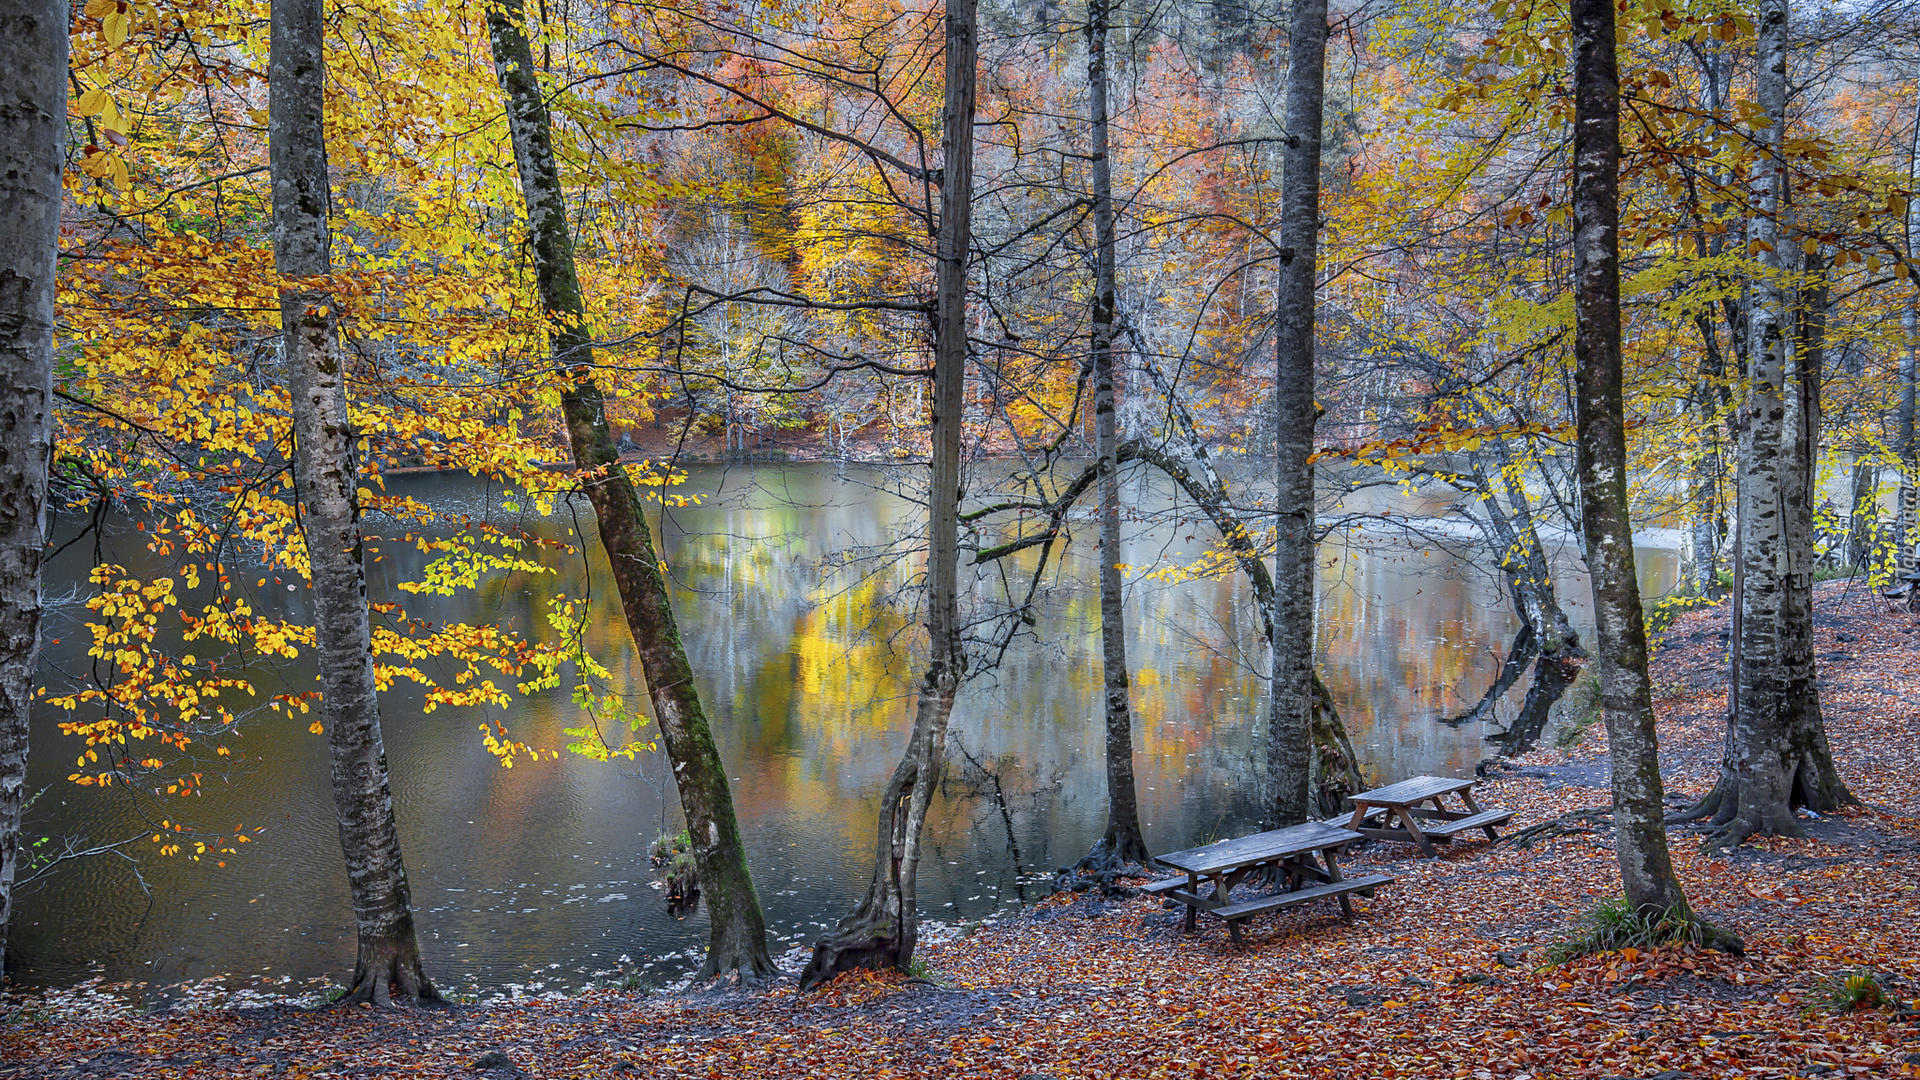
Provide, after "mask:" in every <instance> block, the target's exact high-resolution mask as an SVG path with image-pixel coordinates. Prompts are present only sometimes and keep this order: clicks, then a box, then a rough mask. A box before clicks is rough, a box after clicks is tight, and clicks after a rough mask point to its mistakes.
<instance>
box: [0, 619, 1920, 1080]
mask: <svg viewBox="0 0 1920 1080" xmlns="http://www.w3.org/2000/svg"><path fill="white" fill-rule="evenodd" d="M1725 622H1726V617H1725V613H1724V611H1723V610H1717V609H1710V610H1707V611H1704V612H1696V613H1691V614H1689V615H1686V616H1683V617H1682V618H1681V619H1679V620H1678V621H1677V622H1676V623H1675V624H1674V625H1673V626H1672V627H1671V628H1669V630H1668V631H1667V633H1666V635H1665V644H1664V645H1663V647H1662V649H1661V651H1660V653H1659V655H1658V658H1657V660H1656V665H1655V672H1654V678H1655V683H1656V694H1657V699H1658V700H1657V707H1658V709H1659V712H1660V719H1661V735H1662V740H1663V743H1662V749H1663V753H1664V755H1665V757H1664V762H1665V765H1666V771H1667V773H1668V775H1669V778H1670V779H1669V788H1670V790H1672V791H1674V792H1675V793H1676V797H1675V801H1676V802H1679V801H1681V798H1682V796H1697V795H1698V794H1700V793H1702V792H1704V791H1705V790H1706V787H1707V785H1708V784H1709V783H1710V781H1711V779H1712V776H1713V772H1714V769H1715V762H1716V761H1717V757H1718V753H1719V745H1720V739H1721V735H1722V733H1721V730H1720V725H1721V723H1722V720H1721V710H1723V709H1724V707H1725V678H1724V672H1723V671H1722V670H1721V667H1720V661H1719V659H1718V656H1719V650H1720V649H1721V648H1722V645H1721V637H1720V635H1721V633H1722V632H1723V631H1724V629H1725ZM1816 635H1817V638H1816V640H1817V647H1818V649H1819V657H1820V663H1821V672H1822V694H1823V703H1824V705H1825V708H1826V711H1827V715H1828V717H1829V730H1830V734H1831V736H1832V740H1833V744H1834V750H1835V754H1836V757H1837V758H1838V760H1839V762H1840V767H1841V771H1842V774H1843V775H1844V776H1845V777H1846V779H1847V780H1848V782H1849V783H1850V784H1851V785H1852V786H1853V789H1854V791H1855V792H1856V793H1857V794H1858V795H1859V796H1860V797H1861V798H1862V799H1863V800H1865V801H1866V803H1867V804H1868V805H1867V806H1866V807H1865V808H1863V809H1862V810H1859V811H1857V812H1850V813H1848V814H1845V815H1841V816H1840V817H1837V818H1834V819H1830V820H1821V821H1809V822H1807V823H1806V824H1807V827H1808V831H1809V834H1810V835H1809V836H1808V837H1807V838H1806V839H1796V840H1769V841H1765V842H1762V843H1759V844H1755V845H1752V846H1750V847H1748V848H1744V849H1741V850H1739V851H1737V852H1734V853H1732V854H1731V855H1729V856H1726V857H1711V858H1710V857H1707V856H1705V855H1703V854H1701V853H1700V852H1699V851H1698V850H1697V842H1696V840H1695V839H1693V838H1692V837H1690V836H1688V835H1686V834H1685V833H1684V832H1682V833H1678V834H1676V836H1675V844H1674V848H1675V850H1674V854H1675V861H1676V864H1677V865H1678V868H1679V870H1680V873H1681V875H1682V877H1683V879H1684V880H1685V882H1686V884H1687V887H1688V891H1689V894H1690V895H1691V896H1692V898H1693V900H1694V902H1695V904H1696V906H1697V907H1698V908H1700V909H1701V910H1702V911H1703V912H1705V913H1707V914H1709V915H1710V916H1711V917H1712V918H1714V919H1715V920H1716V921H1718V922H1720V923H1722V924H1724V925H1725V926H1727V927H1729V928H1731V929H1733V930H1735V931H1737V932H1738V933H1739V934H1740V935H1741V936H1742V937H1743V938H1744V939H1745V941H1746V943H1747V946H1748V952H1747V955H1745V956H1743V957H1736V956H1728V955H1722V954H1718V953H1706V952H1697V951H1692V950H1688V949H1671V948H1669V949H1661V950H1655V951H1652V952H1647V953H1638V954H1607V955H1601V956H1595V957H1589V958H1586V959H1583V960H1579V961H1575V962H1573V963H1570V964H1567V965H1564V966H1561V967H1551V968H1549V967H1545V966H1544V959H1543V953H1544V951H1545V950H1546V949H1547V947H1549V946H1550V945H1551V944H1552V943H1554V942H1555V941H1557V940H1560V939H1562V938H1564V937H1565V936H1567V934H1568V933H1569V927H1570V925H1571V924H1572V923H1574V922H1575V921H1576V920H1577V918H1578V916H1579V915H1580V913H1581V912H1583V911H1585V910H1587V909H1589V908H1590V907H1591V906H1592V905H1593V904H1594V903H1595V902H1596V901H1597V900H1598V899H1600V898H1602V897H1604V896H1607V895H1610V894H1611V893H1612V892H1613V891H1614V886H1613V882H1614V880H1615V873H1616V871H1615V867H1614V865H1613V858H1612V851H1611V845H1610V838H1609V836H1608V834H1607V832H1606V831H1605V821H1604V820H1599V821H1597V822H1596V821H1593V820H1589V819H1583V818H1581V817H1579V816H1578V813H1579V812H1580V811H1582V810H1592V809H1596V808H1598V809H1604V807H1605V806H1606V804H1607V801H1608V794H1607V790H1606V782H1607V780H1606V767H1605V758H1604V745H1603V736H1602V735H1601V733H1600V731H1599V729H1598V728H1594V729H1591V730H1590V731H1589V733H1588V735H1587V737H1586V738H1585V739H1584V740H1583V741H1582V742H1580V743H1578V744H1576V745H1574V746H1572V747H1571V748H1567V749H1547V750H1538V751H1535V752H1533V753H1532V754H1529V755H1527V756H1525V757H1523V758H1520V759H1518V760H1516V761H1514V762H1512V763H1510V764H1508V765H1505V766H1503V767H1500V768H1496V769H1493V770H1491V775H1490V776H1489V778H1488V782H1487V785H1486V797H1487V799H1488V800H1489V801H1492V802H1496V803H1499V804H1501V805H1505V806H1508V807H1511V808H1513V809H1515V810H1516V811H1517V812H1518V813H1517V817H1516V819H1515V825H1516V826H1525V825H1528V824H1537V823H1541V822H1546V821H1550V820H1555V819H1565V820H1566V822H1567V828H1566V829H1565V830H1555V831H1550V834H1549V833H1543V834H1541V835H1540V836H1539V838H1538V839H1537V841H1536V842H1535V843H1533V844H1531V845H1529V846H1521V845H1518V844H1501V845H1499V846H1497V847H1494V848H1491V849H1489V848H1488V847H1487V846H1486V845H1485V844H1481V843H1465V844H1461V845H1460V846H1459V848H1458V850H1454V851H1448V852H1446V853H1445V854H1444V855H1443V856H1442V857H1441V858H1439V859H1435V860H1430V861H1429V860H1421V859H1417V858H1412V857H1410V853H1409V850H1408V849H1403V848H1396V847H1386V846H1381V845H1371V846H1369V847H1367V848H1364V849H1362V850H1360V851H1358V852H1355V853H1354V855H1353V856H1352V857H1351V858H1350V859H1349V860H1348V862H1347V864H1348V865H1349V866H1350V867H1354V868H1359V869H1361V870H1362V871H1363V872H1371V871H1375V870H1381V871H1384V872H1388V873H1392V874H1393V875H1395V877H1396V878H1397V879H1398V881H1397V883H1396V884H1395V885H1394V886H1393V887H1391V888H1388V889H1384V890H1382V891H1381V892H1380V893H1379V894H1378V895H1377V896H1376V897H1374V898H1372V899H1361V900H1357V901H1356V908H1357V909H1358V912H1359V914H1358V918H1357V919H1356V920H1355V921H1354V922H1353V923H1352V924H1346V923H1342V922H1341V921H1340V920H1339V919H1337V918H1336V917H1334V916H1333V915H1332V914H1330V913H1329V911H1328V910H1327V909H1328V908H1330V907H1331V905H1308V906H1306V907H1304V908H1300V909H1293V910H1291V911H1288V912H1283V913H1280V914H1277V915H1268V916H1263V917H1261V918H1257V919H1255V920H1253V921H1252V922H1250V923H1249V924H1248V925H1247V931H1248V940H1249V945H1248V947H1247V948H1245V949H1235V948H1233V947H1232V946H1231V945H1229V944H1228V942H1227V936H1226V933H1225V931H1224V929H1223V928H1222V927H1220V926H1219V925H1217V924H1214V923H1211V922H1204V923H1203V924H1202V928H1201V931H1200V932H1199V933H1197V934H1194V935H1191V936H1189V935H1185V934H1183V933H1181V932H1180V925H1179V916H1178V914H1177V913H1176V912H1173V911H1169V910H1166V909H1164V908H1162V907H1161V906H1160V905H1159V904H1158V903H1157V902H1156V901H1153V900H1150V899H1146V898H1137V897H1136V898H1130V899H1120V900H1112V901H1109V900H1107V899H1103V898H1100V897H1096V896H1085V895H1082V896H1077V897H1056V898H1054V899H1052V900H1049V901H1045V902H1043V903H1040V904H1038V905H1035V906H1034V907H1033V908H1030V909H1028V910H1026V911H1025V912H1022V913H1021V914H1020V915H1018V916H1016V917H1012V918H1009V919H1005V920H1003V921H1001V922H999V923H997V924H991V925H987V926H984V927H981V928H979V929H977V930H976V931H975V932H973V933H972V934H970V935H968V936H965V937H961V938H957V939H954V940H951V941H946V942H941V943H937V944H934V945H930V946H928V947H926V948H925V949H924V950H923V958H924V960H925V962H926V964H927V968H928V974H929V976H930V978H929V979H928V980H902V979H897V978H877V977H876V978H867V979H850V980H842V981H841V982H839V983H837V984H835V985H834V986H832V987H829V988H828V989H826V990H824V991H822V992H820V993H816V994H809V995H799V994H797V993H796V992H795V991H794V990H793V988H792V985H791V983H790V982H789V983H787V984H785V985H782V986H780V987H777V988H776V989H774V990H773V991H772V992H770V993H767V994H742V993H734V992H730V991H727V990H724V989H722V990H715V991H708V992H706V993H702V994H695V995H689V996H679V997H661V996H649V995H645V994H639V993H629V992H621V991H614V990H608V991H602V992H596V993H591V994H586V995H581V996H575V997H568V998H559V999H551V1000H542V1001H537V1002H531V1003H525V1004H519V1005H504V1006H488V1007H479V1006H470V1007H463V1008H458V1009H454V1010H450V1011H447V1012H444V1013H434V1014H426V1015H387V1014H378V1013H371V1012H365V1011H361V1010H340V1011H331V1010H322V1011H319V1012H309V1011H305V1010H301V1009H297V1008H293V1007H289V1006H276V1007H269V1008H261V1009H245V1010H212V1011H202V1012H174V1013H166V1014H159V1015H153V1016H142V1017H119V1018H113V1019H97V1018H88V1019H78V1018H63V1017H60V1016H54V1015H48V1014H46V1013H45V1012H42V1011H35V1010H33V1009H32V1008H31V1007H30V1006H29V1008H27V1009H25V1010H21V1009H18V1008H16V1009H15V1010H14V1011H13V1012H12V1013H11V1014H10V1015H8V1016H7V1017H6V1019H5V1020H4V1022H0V1076H5V1077H16V1076H17V1077H36V1078H38V1077H78V1076H89V1077H106V1076H141V1077H188V1076H248V1075H261V1076H299V1077H306V1076H330V1077H374V1076H383V1077H384V1076H396V1075H411V1076H465V1077H471V1076H488V1077H494V1078H496V1080H498V1078H504V1077H511V1076H519V1075H530V1076H540V1077H561V1076H569V1077H571V1076H625V1075H648V1076H661V1077H695V1076H699V1077H705V1076H709V1075H713V1076H726V1077H759V1076H765V1077H796V1078H797V1077H813V1076H846V1077H882V1076H889V1075H894V1076H928V1075H940V1076H951V1077H1009V1078H1013V1077H1100V1076H1115V1077H1119V1076H1151V1075H1161V1076H1185V1075H1200V1074H1218V1075H1236V1076H1237V1075H1258V1076H1314V1077H1329V1078H1331V1077H1342V1078H1345V1077H1354V1078H1359V1077H1389V1076H1420V1077H1472V1078H1475V1080H1491V1078H1493V1077H1502V1078H1512V1080H1520V1078H1522V1077H1525V1078H1529V1080H1533V1078H1539V1080H1544V1078H1548V1077H1566V1078H1581V1080H1598V1078H1601V1077H1664V1078H1667V1080H1674V1078H1677V1077H1679V1076H1691V1077H1697V1078H1700V1080H1705V1078H1708V1077H1720V1076H1741V1077H1747V1076H1751V1077H1775V1076H1809V1077H1811V1076H1823V1077H1838V1076H1872V1077H1897V1076H1920V1018H1917V1017H1916V1016H1915V1014H1914V1013H1912V1012H1911V1011H1908V1010H1911V1009H1912V1008H1913V1006H1914V1005H1915V998H1916V997H1917V996H1920V904H1916V903H1915V901H1916V899H1920V771H1916V770H1915V769H1914V768H1913V767H1912V763H1913V762H1914V761H1915V760H1916V759H1920V619H1917V618H1916V617H1915V616H1914V615H1912V614H1909V613H1906V612H1905V611H1900V612H1898V613H1889V612H1888V610H1887V608H1886V606H1885V605H1884V604H1883V603H1882V602H1880V601H1879V600H1878V599H1877V598H1874V597H1873V596H1872V594H1871V593H1870V592H1868V591H1867V590H1865V589H1864V587H1863V586H1856V587H1854V588H1853V589H1852V590H1848V589H1847V588H1846V586H1845V583H1842V582H1834V583H1829V584H1826V585H1823V586H1821V587H1820V590H1819V594H1818V623H1817V629H1816ZM1568 815H1576V816H1574V817H1568ZM1863 971H1871V972H1873V979H1874V982H1875V984H1876V985H1878V986H1880V987H1881V988H1883V989H1884V990H1885V991H1886V992H1887V993H1889V994H1890V995H1891V996H1892V997H1894V998H1895V999H1897V1000H1896V1002H1895V1004H1894V1005H1893V1006H1891V1007H1884V1008H1859V1009H1853V1010H1849V1011H1846V1012H1839V1011H1836V1010H1835V1009H1834V1008H1832V1007H1831V1006H1832V996H1833V995H1832V991H1833V988H1834V987H1835V986H1839V985H1844V979H1845V977H1846V976H1847V975H1849V974H1857V973H1860V972H1863ZM1836 980H1839V981H1836ZM1862 985H1864V984H1862ZM475 1062H480V1063H482V1064H483V1065H484V1066H486V1067H484V1068H476V1067H475V1066H474V1063H475ZM488 1063H491V1064H488Z"/></svg>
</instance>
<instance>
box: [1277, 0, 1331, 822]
mask: <svg viewBox="0 0 1920 1080" xmlns="http://www.w3.org/2000/svg"><path fill="white" fill-rule="evenodd" d="M1326 64H1327V2H1326V0H1295V2H1294V4H1293V8H1292V14H1291V18H1290V21H1289V23H1288V42H1287V143H1286V150H1285V152H1284V155H1283V157H1282V159H1281V166H1280V185H1281V189H1280V271H1279V281H1278V283H1277V287H1276V290H1275V292H1276V296H1275V300H1276V303H1277V306H1278V308H1279V312H1278V325H1277V327H1276V332H1275V336H1276V339H1277V340H1276V344H1275V349H1274V353H1275V356H1274V361H1275V363H1274V367H1275V381H1274V433H1275V434H1274V458H1275V491H1274V512H1275V515H1276V521H1277V524H1278V529H1279V534H1278V536H1277V537H1276V539H1275V543H1274V557H1273V563H1274V566H1273V578H1274V590H1273V620H1272V622H1273V634H1272V637H1271V639H1270V640H1271V641H1272V644H1273V682H1272V685H1271V686H1269V687H1268V695H1269V696H1268V706H1267V708H1268V713H1267V806H1266V818H1267V823H1268V824H1269V825H1270V826H1279V825H1292V824H1295V823H1297V822H1301V821H1305V820H1306V819H1307V815H1308V809H1309V808H1308V799H1309V794H1308V792H1309V788H1310V786H1311V779H1310V775H1309V774H1310V772H1311V770H1312V765H1311V761H1310V757H1311V746H1312V738H1313V734H1312V733H1313V682H1314V666H1313V631H1314V587H1313V586H1314V566H1315V556H1316V554H1317V550H1318V544H1317V542H1316V538H1315V534H1314V510H1315V506H1314V484H1313V465H1312V462H1311V458H1312V454H1313V429H1314V424H1315V422H1316V420H1317V416H1316V407H1315V404H1314V399H1313V397H1314V340H1313V339H1314V314H1315V311H1314V308H1315V303H1316V297H1315V290H1316V287H1317V285H1318V272H1319V257H1318V256H1319V248H1320V136H1321V106H1322V99H1323V98H1324V97H1325V94H1326Z"/></svg>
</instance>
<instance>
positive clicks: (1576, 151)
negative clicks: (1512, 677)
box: [1572, 0, 1692, 920]
mask: <svg viewBox="0 0 1920 1080" xmlns="http://www.w3.org/2000/svg"><path fill="white" fill-rule="evenodd" d="M1613 11H1614V9H1613V2H1612V0H1572V26H1573V41H1574V76H1573V95H1574V123H1573V222H1574V226H1573V231H1574V241H1573V257H1574V295H1573V299H1574V318H1575V328H1574V371H1575V384H1576V386H1575V400H1574V410H1575V426H1576V427H1577V428H1578V432H1579V439H1578V443H1579V450H1578V462H1579V464H1578V467H1579V471H1580V518H1581V530H1582V532H1583V533H1584V534H1585V537H1586V544H1587V570H1588V574H1589V576H1590V577H1591V579H1592V583H1593V613H1594V624H1595V631H1596V633H1595V636H1596V638H1597V639H1598V640H1597V642H1596V648H1595V657H1594V660H1595V666H1596V667H1597V668H1598V669H1599V676H1600V706H1601V710H1602V712H1603V714H1604V716H1605V718H1606V725H1607V748H1608V755H1609V757H1610V759H1611V765H1612V772H1613V814H1614V854H1615V855H1616V857H1617V858H1618V860H1619V863H1620V878H1621V884H1622V886H1623V888H1624V891H1625V893H1626V898H1627V903H1628V904H1629V905H1630V906H1631V907H1632V908H1633V909H1634V910H1635V911H1638V912H1641V913H1643V914H1646V915H1651V916H1654V917H1659V916H1668V917H1672V918H1675V919H1680V920H1691V919H1692V915H1691V912H1690V911H1689V909H1688V907H1687V898H1686V894H1685V893H1684V892H1682V891H1681V888H1680V882H1679V879H1677V878H1676V877H1675V876H1674V873H1673V864H1672V860H1671V855H1670V854H1669V852H1668V850H1667V831H1666V825H1665V822H1664V820H1663V818H1662V805H1661V798H1662V791H1661V781H1660V761H1659V756H1658V755H1659V749H1658V745H1657V743H1656V741H1655V738H1654V724H1653V692H1652V686H1651V684H1650V683H1649V681H1648V678H1647V634H1646V625H1645V623H1644V622H1643V621H1642V619H1641V609H1640V585H1639V581H1638V579H1637V578H1636V577H1635V575H1634V565H1633V529H1632V525H1631V523H1630V522H1629V520H1628V517H1627V449H1626V419H1625V401H1624V398H1623V392H1622V387H1621V366H1620V254H1619V250H1620V249H1619V227H1620V203H1619V191H1620V116H1619V109H1620V83H1619V72H1618V69H1617V67H1616V66H1615V59H1614V14H1613Z"/></svg>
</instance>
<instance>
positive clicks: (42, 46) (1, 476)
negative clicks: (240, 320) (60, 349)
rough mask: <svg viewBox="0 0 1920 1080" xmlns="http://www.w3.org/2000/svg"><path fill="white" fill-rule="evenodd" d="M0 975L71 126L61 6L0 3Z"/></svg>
mask: <svg viewBox="0 0 1920 1080" xmlns="http://www.w3.org/2000/svg"><path fill="white" fill-rule="evenodd" d="M0 72H4V73H5V76H6V77H5V78H4V79H0V972H4V970H5V966H4V965H5V961H6V954H7V920H8V918H9V916H10V915H11V914H12V910H13V883H14V880H15V878H16V876H17V874H18V870H19V858H20V812H21V804H22V802H23V801H24V798H25V794H26V790H25V789H26V782H27V719H28V714H29V712H30V710H31V708H32V702H33V676H34V665H35V663H36V661H37V660H38V657H39V652H40V559H41V556H42V554H43V553H44V550H45V546H46V543H45V541H46V536H45V523H46V503H47V460H48V456H49V454H50V453H51V444H50V435H49V430H48V408H49V404H48V399H49V398H50V397H51V396H52V386H53V279H54V265H55V261H56V258H57V256H58V253H59V239H60V202H61V198H62V195H61V190H60V169H61V152H62V149H63V148H62V143H63V141H64V140H65V137H66V117H67V84H66V79H67V5H66V3H65V0H0Z"/></svg>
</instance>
